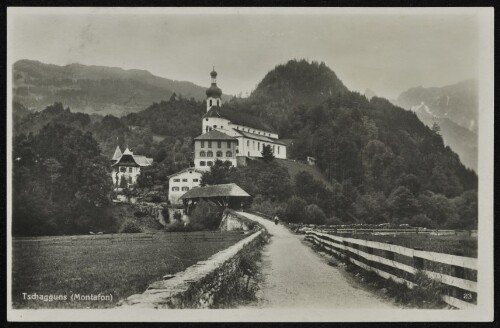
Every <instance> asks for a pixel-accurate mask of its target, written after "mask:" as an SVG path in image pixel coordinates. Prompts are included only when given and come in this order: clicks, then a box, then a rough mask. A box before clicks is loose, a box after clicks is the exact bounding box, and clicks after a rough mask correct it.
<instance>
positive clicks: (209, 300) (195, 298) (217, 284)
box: [119, 230, 264, 309]
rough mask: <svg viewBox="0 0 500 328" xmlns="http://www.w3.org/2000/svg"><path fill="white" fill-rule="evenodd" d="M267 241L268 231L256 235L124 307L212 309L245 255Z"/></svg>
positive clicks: (156, 284)
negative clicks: (265, 234) (265, 239)
mask: <svg viewBox="0 0 500 328" xmlns="http://www.w3.org/2000/svg"><path fill="white" fill-rule="evenodd" d="M263 238H264V230H258V231H256V232H253V233H252V234H251V235H250V236H248V237H246V238H245V239H243V240H241V241H239V242H238V243H236V244H235V245H233V246H231V247H229V248H227V249H225V250H223V251H220V252H218V253H216V254H215V255H213V256H211V257H210V258H209V259H208V260H206V261H200V262H198V263H196V264H195V265H193V266H190V267H189V268H187V269H186V270H185V271H183V272H180V273H177V274H176V275H175V276H173V277H165V278H166V279H167V280H162V281H157V282H154V283H152V284H151V285H150V286H149V287H148V289H147V290H146V291H145V292H144V293H142V294H136V295H132V296H130V297H128V298H127V299H125V300H123V301H122V302H121V303H120V304H119V306H121V307H130V306H133V307H144V308H156V309H160V308H167V309H168V308H174V309H181V308H193V309H200V308H209V307H211V306H212V305H213V304H214V301H216V300H217V297H218V296H219V295H220V294H223V293H224V292H225V291H227V289H228V288H231V286H230V285H228V282H230V281H235V280H237V279H234V278H235V276H236V275H238V274H239V264H240V261H241V259H242V257H243V256H244V254H245V252H248V251H251V250H255V249H256V248H257V247H258V244H259V243H260V242H261V241H262V239H263Z"/></svg>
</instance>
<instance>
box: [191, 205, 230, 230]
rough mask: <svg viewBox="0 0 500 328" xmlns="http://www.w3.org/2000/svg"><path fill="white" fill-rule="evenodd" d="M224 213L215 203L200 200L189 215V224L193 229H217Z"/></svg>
mask: <svg viewBox="0 0 500 328" xmlns="http://www.w3.org/2000/svg"><path fill="white" fill-rule="evenodd" d="M221 219H222V213H221V211H220V209H219V207H218V206H217V205H215V204H212V203H209V202H206V201H204V200H202V201H199V202H198V204H196V207H195V209H194V211H193V212H192V213H191V215H190V217H189V226H190V227H191V229H193V230H215V229H217V228H218V227H219V224H220V221H221Z"/></svg>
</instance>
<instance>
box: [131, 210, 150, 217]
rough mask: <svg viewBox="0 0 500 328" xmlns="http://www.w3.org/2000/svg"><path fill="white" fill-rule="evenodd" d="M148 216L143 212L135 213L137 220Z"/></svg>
mask: <svg viewBox="0 0 500 328" xmlns="http://www.w3.org/2000/svg"><path fill="white" fill-rule="evenodd" d="M147 215H148V214H147V213H145V212H141V211H135V212H134V216H135V217H136V218H143V217H145V216H147Z"/></svg>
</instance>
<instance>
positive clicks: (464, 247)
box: [342, 233, 477, 257]
mask: <svg viewBox="0 0 500 328" xmlns="http://www.w3.org/2000/svg"><path fill="white" fill-rule="evenodd" d="M342 236H343V237H350V238H358V239H363V240H372V241H378V242H381V243H387V242H392V243H393V244H395V245H401V246H405V247H409V248H416V247H418V248H421V249H422V250H424V251H429V252H437V253H446V254H453V255H460V256H468V257H477V236H472V237H471V236H469V235H468V234H467V233H462V234H459V235H456V236H455V235H448V236H436V235H429V234H410V233H406V234H393V235H373V234H342Z"/></svg>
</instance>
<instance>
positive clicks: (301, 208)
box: [285, 196, 307, 223]
mask: <svg viewBox="0 0 500 328" xmlns="http://www.w3.org/2000/svg"><path fill="white" fill-rule="evenodd" d="M306 206H307V203H306V202H305V201H304V200H303V199H302V198H300V197H297V196H292V198H290V199H289V200H288V202H287V203H286V209H285V216H286V218H287V219H288V221H289V222H294V223H297V222H305V221H306V219H305V216H306Z"/></svg>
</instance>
